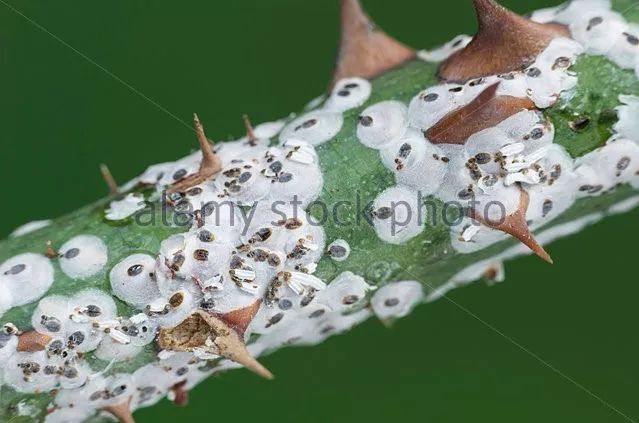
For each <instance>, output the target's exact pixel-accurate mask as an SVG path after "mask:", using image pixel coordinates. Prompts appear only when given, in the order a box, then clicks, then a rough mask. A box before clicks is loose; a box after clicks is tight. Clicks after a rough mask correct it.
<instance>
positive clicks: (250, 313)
mask: <svg viewBox="0 0 639 423" xmlns="http://www.w3.org/2000/svg"><path fill="white" fill-rule="evenodd" d="M261 304H262V300H260V299H258V300H256V301H255V302H254V303H252V304H250V305H248V306H246V307H244V308H240V309H237V310H233V311H229V312H228V313H224V314H214V316H215V317H217V318H218V319H220V320H222V321H223V322H224V323H226V324H227V325H229V326H230V327H231V328H233V329H234V330H235V331H236V332H237V333H238V334H239V335H240V336H244V332H246V328H247V327H248V325H249V324H250V323H251V320H253V318H254V317H255V315H256V314H257V312H258V310H259V309H260V305H261Z"/></svg>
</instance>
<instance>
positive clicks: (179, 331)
mask: <svg viewBox="0 0 639 423" xmlns="http://www.w3.org/2000/svg"><path fill="white" fill-rule="evenodd" d="M157 342H158V344H159V346H160V347H161V348H162V349H165V350H169V351H193V350H194V349H195V348H208V349H210V352H212V353H215V354H218V355H221V356H222V357H225V358H228V359H229V360H232V361H235V362H236V363H238V364H241V365H243V366H244V367H246V368H247V369H249V370H251V371H252V372H254V373H256V374H258V375H260V376H262V377H264V378H266V379H273V374H272V373H271V372H269V371H268V370H267V369H266V368H265V367H264V366H262V365H261V364H260V363H259V362H258V361H257V360H256V359H255V358H253V357H252V356H251V355H250V354H249V352H248V351H247V350H246V345H245V344H244V338H243V335H242V334H240V333H238V331H237V330H236V329H234V328H233V327H231V326H230V325H229V324H228V323H226V322H225V321H224V320H222V319H220V318H219V317H218V316H216V315H213V314H211V313H207V312H205V311H204V310H198V311H195V312H193V313H192V314H191V315H190V316H188V317H187V318H186V319H184V320H183V321H182V322H180V323H178V324H177V325H176V326H173V327H168V328H166V327H165V328H160V333H159V335H158V341H157Z"/></svg>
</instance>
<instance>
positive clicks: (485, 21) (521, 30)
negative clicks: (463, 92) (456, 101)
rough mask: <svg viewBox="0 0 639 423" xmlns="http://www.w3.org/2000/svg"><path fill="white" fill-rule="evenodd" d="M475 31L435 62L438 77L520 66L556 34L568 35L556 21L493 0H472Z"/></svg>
mask: <svg viewBox="0 0 639 423" xmlns="http://www.w3.org/2000/svg"><path fill="white" fill-rule="evenodd" d="M473 4H474V6H475V12H476V14H477V23H478V31H477V34H476V35H475V37H473V39H472V41H471V42H470V43H469V44H468V45H467V46H466V47H464V48H463V49H461V50H459V51H457V52H455V53H453V54H452V55H451V56H450V57H449V58H448V59H446V60H445V61H443V62H442V63H441V64H440V65H439V70H438V72H437V74H438V76H439V78H440V79H443V80H445V81H449V82H458V83H463V82H466V81H468V80H470V79H473V78H479V77H482V76H488V75H496V74H500V73H507V72H512V71H518V70H523V69H524V68H526V67H528V66H529V65H530V64H531V63H533V62H534V61H535V58H536V57H537V55H538V54H539V53H541V52H542V51H543V50H544V49H545V48H546V47H547V46H548V44H550V42H551V41H552V40H553V39H554V38H557V37H570V32H569V31H568V28H567V27H566V26H564V25H561V24H557V23H546V24H541V23H537V22H533V21H531V20H530V19H527V18H524V17H523V16H519V15H518V14H516V13H514V12H511V11H510V10H508V9H506V8H504V7H503V6H501V5H499V4H497V3H496V2H495V1H493V0H473Z"/></svg>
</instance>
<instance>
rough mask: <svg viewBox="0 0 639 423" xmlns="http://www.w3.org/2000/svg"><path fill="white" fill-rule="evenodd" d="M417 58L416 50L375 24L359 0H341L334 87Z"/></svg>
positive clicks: (332, 82)
mask: <svg viewBox="0 0 639 423" xmlns="http://www.w3.org/2000/svg"><path fill="white" fill-rule="evenodd" d="M414 57H415V50H413V49H412V48H410V47H408V46H406V45H404V44H402V43H400V42H399V41H397V40H395V39H393V38H391V37H389V36H388V35H387V34H386V33H385V32H383V31H381V30H380V29H378V28H376V27H375V24H374V23H373V22H372V21H371V20H370V18H369V17H368V16H367V15H366V14H365V13H364V11H363V10H362V6H361V5H360V3H359V0H341V37H340V46H339V50H338V54H337V63H336V65H335V70H334V72H333V78H332V81H331V87H332V86H333V85H335V82H337V81H338V80H340V79H342V78H346V77H350V76H359V77H362V78H372V77H374V76H377V75H379V74H380V73H382V72H384V71H386V70H388V69H391V68H394V67H396V66H398V65H400V64H402V63H404V62H406V61H408V60H410V59H412V58H414Z"/></svg>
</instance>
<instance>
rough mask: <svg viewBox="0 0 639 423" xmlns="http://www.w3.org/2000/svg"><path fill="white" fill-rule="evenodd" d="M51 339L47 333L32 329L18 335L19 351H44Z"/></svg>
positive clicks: (17, 348)
mask: <svg viewBox="0 0 639 423" xmlns="http://www.w3.org/2000/svg"><path fill="white" fill-rule="evenodd" d="M49 341H51V337H50V336H49V335H47V334H44V333H40V332H37V331H35V330H31V331H29V332H23V333H21V334H20V335H18V346H17V347H16V350H17V351H18V352H35V351H44V349H45V347H46V346H47V344H48V343H49Z"/></svg>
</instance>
